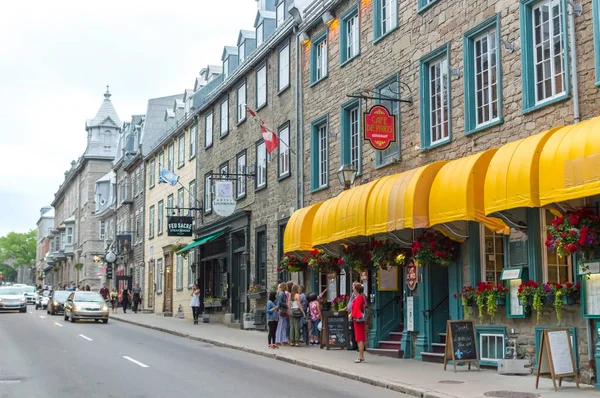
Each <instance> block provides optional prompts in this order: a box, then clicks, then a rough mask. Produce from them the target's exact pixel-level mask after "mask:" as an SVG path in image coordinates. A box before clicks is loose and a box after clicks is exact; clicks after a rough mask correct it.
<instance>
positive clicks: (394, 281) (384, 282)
mask: <svg viewBox="0 0 600 398" xmlns="http://www.w3.org/2000/svg"><path fill="white" fill-rule="evenodd" d="M377 289H378V290H379V291H380V292H395V291H398V267H390V266H388V267H387V269H384V268H381V267H380V268H379V270H378V275H377Z"/></svg>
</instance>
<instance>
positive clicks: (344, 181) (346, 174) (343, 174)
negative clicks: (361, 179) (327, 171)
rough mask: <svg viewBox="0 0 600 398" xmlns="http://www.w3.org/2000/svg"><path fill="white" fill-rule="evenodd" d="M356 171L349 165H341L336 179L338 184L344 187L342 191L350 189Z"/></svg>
mask: <svg viewBox="0 0 600 398" xmlns="http://www.w3.org/2000/svg"><path fill="white" fill-rule="evenodd" d="M357 172H358V170H357V169H356V167H354V166H353V165H351V164H343V165H342V167H340V169H339V170H338V171H337V176H338V179H339V180H340V184H341V185H342V186H343V187H344V191H345V190H347V189H350V187H351V186H352V185H353V184H354V180H355V179H356V173H357Z"/></svg>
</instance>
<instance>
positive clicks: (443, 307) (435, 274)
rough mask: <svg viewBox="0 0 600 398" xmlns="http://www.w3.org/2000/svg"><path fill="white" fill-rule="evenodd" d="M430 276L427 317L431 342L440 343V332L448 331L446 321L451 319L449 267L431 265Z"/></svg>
mask: <svg viewBox="0 0 600 398" xmlns="http://www.w3.org/2000/svg"><path fill="white" fill-rule="evenodd" d="M429 267H430V268H431V271H430V274H429V277H430V279H429V280H430V281H431V282H430V285H429V289H430V292H431V300H430V302H429V304H430V306H429V311H428V314H427V316H426V319H428V320H429V324H430V331H431V334H430V342H431V343H439V341H438V338H439V334H440V333H445V332H446V321H447V320H448V319H450V304H449V303H450V297H449V289H448V267H444V266H442V265H431V266H429Z"/></svg>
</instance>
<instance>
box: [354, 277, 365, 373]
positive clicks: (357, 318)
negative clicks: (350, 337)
mask: <svg viewBox="0 0 600 398" xmlns="http://www.w3.org/2000/svg"><path fill="white" fill-rule="evenodd" d="M353 291H354V294H355V295H356V298H355V299H354V301H352V313H351V315H352V321H353V323H354V339H355V340H356V344H358V358H356V360H355V361H354V363H361V362H364V361H365V341H367V336H366V322H365V310H366V307H367V299H366V298H365V296H364V294H363V292H364V288H363V285H361V284H360V283H357V284H355V285H354V289H353Z"/></svg>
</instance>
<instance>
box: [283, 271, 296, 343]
mask: <svg viewBox="0 0 600 398" xmlns="http://www.w3.org/2000/svg"><path fill="white" fill-rule="evenodd" d="M294 284H295V283H294V281H287V282H286V290H285V294H286V296H287V305H288V309H289V308H290V297H291V293H292V288H293V287H294ZM290 317H291V314H290ZM290 324H291V322H288V324H287V325H286V329H285V333H286V335H287V338H288V340H289V339H290Z"/></svg>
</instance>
